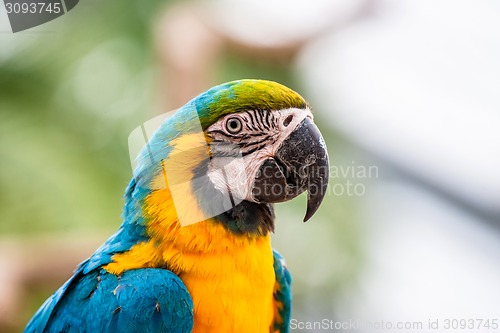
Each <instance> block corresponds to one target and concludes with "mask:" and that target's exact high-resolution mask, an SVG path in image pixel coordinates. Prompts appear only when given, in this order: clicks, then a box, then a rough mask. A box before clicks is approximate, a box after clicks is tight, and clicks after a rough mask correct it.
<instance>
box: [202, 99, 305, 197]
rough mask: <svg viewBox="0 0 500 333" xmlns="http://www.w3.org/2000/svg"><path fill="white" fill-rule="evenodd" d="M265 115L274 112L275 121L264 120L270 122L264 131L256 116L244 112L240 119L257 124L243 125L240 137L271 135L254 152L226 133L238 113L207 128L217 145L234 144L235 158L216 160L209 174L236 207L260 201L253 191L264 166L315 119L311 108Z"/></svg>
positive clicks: (233, 156)
mask: <svg viewBox="0 0 500 333" xmlns="http://www.w3.org/2000/svg"><path fill="white" fill-rule="evenodd" d="M264 112H271V113H272V117H271V118H272V119H271V120H272V121H271V120H269V119H268V118H267V117H266V119H265V120H264V119H262V122H264V121H266V126H264V128H261V129H259V128H257V127H258V126H256V125H255V121H256V120H255V117H254V118H252V117H249V116H247V115H245V112H241V113H240V115H241V117H239V118H240V119H241V120H243V121H247V122H249V121H251V120H253V121H254V122H253V123H251V124H243V125H244V126H243V130H242V131H241V133H240V135H260V136H259V137H256V139H254V140H256V141H257V140H259V139H257V138H262V137H265V136H266V135H268V136H269V139H267V140H265V141H264V142H262V144H261V145H262V147H259V149H256V150H255V151H253V152H250V153H246V152H245V150H244V149H243V148H241V149H240V146H239V144H242V147H243V146H244V143H245V142H246V141H244V139H241V140H239V139H238V138H233V137H231V136H230V135H229V137H228V135H226V134H223V133H227V130H226V129H225V124H226V120H227V119H228V118H230V117H235V116H236V117H237V116H238V114H229V115H226V116H224V117H223V118H222V119H220V120H219V121H217V122H216V123H215V124H213V125H212V126H210V127H209V128H208V129H207V133H210V135H211V136H212V139H213V140H214V144H216V143H215V142H217V143H218V144H220V141H222V140H224V144H225V145H230V147H231V148H232V149H229V150H231V151H232V152H233V154H232V155H231V156H225V157H221V156H213V157H212V160H211V161H210V163H209V165H208V173H207V175H208V177H209V179H210V181H211V182H212V183H213V184H214V186H215V188H216V189H217V190H219V191H221V192H222V193H229V194H230V195H231V197H232V198H231V201H234V203H235V204H237V203H239V202H241V201H242V200H247V201H252V202H256V201H255V199H254V198H253V196H252V188H253V183H254V179H255V177H256V176H257V172H258V171H259V169H260V167H261V165H262V163H264V161H265V160H267V159H269V158H273V157H274V156H275V154H276V152H277V151H278V149H279V148H280V147H281V145H282V144H283V142H284V141H285V140H286V139H287V138H288V136H289V135H290V134H291V133H292V132H293V131H294V130H295V129H296V128H297V126H298V125H299V124H300V123H301V122H302V121H303V120H304V119H305V118H307V117H309V118H311V119H312V118H313V116H312V113H311V110H310V109H309V108H306V109H297V108H290V109H283V110H278V111H264ZM214 151H215V147H214ZM234 152H236V154H234Z"/></svg>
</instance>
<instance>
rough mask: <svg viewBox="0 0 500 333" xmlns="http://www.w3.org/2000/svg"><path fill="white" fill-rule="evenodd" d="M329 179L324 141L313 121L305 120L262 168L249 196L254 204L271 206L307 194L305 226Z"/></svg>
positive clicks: (315, 209)
mask: <svg viewBox="0 0 500 333" xmlns="http://www.w3.org/2000/svg"><path fill="white" fill-rule="evenodd" d="M328 178H329V163H328V152H327V151H326V144H325V141H324V139H323V137H322V136H321V133H320V131H319V129H318V127H316V125H315V124H314V123H313V121H312V120H311V119H310V118H305V119H304V120H303V121H302V122H301V123H300V124H299V125H298V126H297V127H296V128H295V130H294V131H293V132H292V133H291V134H290V135H289V136H288V137H287V138H286V139H285V141H283V143H282V144H281V146H280V147H279V148H278V150H277V152H276V154H275V156H274V157H273V158H269V159H267V160H266V161H265V162H264V163H263V164H262V165H261V167H260V170H259V172H258V173H257V176H256V178H255V181H254V185H253V189H252V195H253V198H254V199H255V200H256V201H257V202H269V203H273V202H282V201H287V200H290V199H293V198H295V197H296V196H298V195H299V194H301V193H302V192H304V191H305V190H307V191H308V195H307V211H306V215H305V217H304V222H306V221H307V220H309V219H310V218H311V217H312V216H313V215H314V213H316V211H317V210H318V208H319V206H320V205H321V202H322V201H323V198H324V196H325V194H326V189H327V187H328Z"/></svg>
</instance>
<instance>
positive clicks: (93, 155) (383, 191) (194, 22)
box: [0, 0, 500, 332]
mask: <svg viewBox="0 0 500 333" xmlns="http://www.w3.org/2000/svg"><path fill="white" fill-rule="evenodd" d="M0 7H1V6H0ZM498 17H500V4H499V3H498V2H497V1H493V0H475V1H472V0H453V1H452V0H435V1H419V0H331V1H328V0H314V1H305V0H295V1H285V0H266V1H264V0H259V1H252V2H249V1H241V0H240V1H234V0H233V1H227V0H214V1H196V2H195V1H193V2H191V1H184V2H181V1H163V2H162V1H152V2H150V3H148V4H146V3H142V2H141V3H136V2H133V1H131V0H130V1H129V0H127V1H121V2H117V1H108V2H105V3H103V2H100V1H88V2H85V3H80V4H79V5H78V6H77V7H75V9H73V10H72V11H71V12H70V13H68V14H66V15H64V16H63V17H60V18H59V19H57V20H55V21H53V22H50V23H48V24H46V25H43V26H40V27H37V28H34V29H32V30H29V31H26V32H22V33H18V34H12V33H10V32H9V25H8V21H7V16H6V13H5V10H4V8H3V7H1V8H0V30H1V33H0V117H1V121H0V137H1V138H2V141H1V146H0V160H1V161H2V164H1V167H2V172H1V173H0V188H1V189H2V190H1V192H0V208H1V209H0V232H1V237H0V242H1V243H0V249H1V252H0V265H1V266H2V267H1V269H0V282H1V283H0V330H2V331H4V330H5V331H12V332H15V331H19V330H20V328H22V327H23V326H24V325H25V323H26V321H27V320H28V319H29V317H30V316H31V315H32V314H33V313H34V311H35V310H36V308H37V307H38V306H39V305H40V304H41V302H42V301H43V299H45V298H46V297H47V296H48V295H50V294H51V293H52V292H53V291H54V290H55V289H56V288H57V286H58V285H60V283H62V282H63V281H64V280H65V279H66V278H67V277H69V276H70V274H71V271H72V269H73V268H74V265H75V264H76V263H78V262H79V261H81V260H83V259H85V257H86V256H88V255H89V254H90V253H92V252H93V251H94V249H95V248H96V247H97V246H98V245H99V243H100V242H102V241H103V240H105V239H106V238H107V236H108V235H109V234H110V233H111V232H113V230H115V229H116V228H117V227H118V226H119V224H120V218H119V215H120V209H121V204H122V203H121V201H120V197H121V195H122V193H123V190H124V188H125V186H126V183H127V181H128V179H129V178H130V177H131V175H132V172H131V169H130V164H129V157H128V153H127V152H128V148H127V136H128V134H129V133H130V131H132V130H133V129H134V128H135V127H136V126H138V125H139V124H141V123H142V122H144V121H146V120H147V119H149V118H152V117H154V116H155V115H157V114H160V113H163V112H166V111H169V110H171V109H174V108H176V107H179V106H180V105H182V104H183V103H185V102H186V101H187V100H188V99H190V98H191V97H193V96H195V95H196V94H198V93H200V92H202V91H204V90H205V89H207V88H209V87H210V86H212V85H215V84H218V83H221V82H224V81H228V80H233V79H240V78H263V79H271V80H276V81H279V82H281V83H284V84H286V85H288V86H290V87H292V88H293V89H295V90H297V91H298V92H299V93H301V94H302V95H303V96H304V97H306V99H308V100H309V102H310V104H311V105H312V107H313V111H314V113H315V117H316V122H317V123H318V126H319V127H320V129H321V130H322V132H323V133H324V136H325V138H326V141H327V145H328V148H329V151H330V158H331V165H332V175H331V186H330V192H329V194H328V196H327V198H326V199H325V202H324V204H323V206H322V208H321V209H320V211H319V212H318V214H317V215H316V216H315V217H314V218H313V219H312V220H311V221H310V222H308V223H307V224H303V223H301V222H300V221H301V220H302V217H303V214H304V212H305V199H304V197H301V198H299V199H296V200H294V201H292V202H289V203H286V204H280V205H278V206H277V230H276V233H275V235H274V236H273V242H274V246H275V247H276V248H277V249H278V250H279V251H280V252H281V253H282V255H283V256H284V257H285V259H286V261H287V264H288V266H289V269H290V270H291V271H292V275H293V277H294V287H293V292H294V312H293V315H292V317H293V318H294V319H295V324H296V325H295V326H294V327H292V328H295V327H297V329H294V330H292V331H296V332H316V331H318V332H319V331H324V328H325V327H323V329H321V328H318V326H317V325H318V322H320V323H322V320H323V319H327V320H332V321H333V322H334V323H347V322H352V321H360V322H362V323H365V324H368V325H369V324H370V323H371V324H372V325H377V324H379V325H381V322H382V321H383V322H384V325H386V326H385V327H382V328H381V329H380V330H378V331H387V330H388V329H389V327H388V326H387V325H389V324H390V325H393V327H392V330H394V331H400V332H419V331H429V327H428V323H429V320H431V321H432V322H436V320H437V321H438V322H439V327H438V328H439V329H438V330H434V331H447V332H453V331H456V332H459V331H460V330H445V328H446V327H445V325H446V320H447V319H451V320H453V319H457V320H460V319H483V320H484V321H486V320H488V319H489V320H490V324H492V323H493V321H491V320H493V319H495V321H498V320H499V319H500V318H498V314H499V313H500V302H499V301H498V300H499V299H500V288H499V287H498V286H497V282H498V281H500V255H499V253H500V239H499V236H500V228H499V227H500V172H499V170H500V130H498V128H499V127H500V60H499V59H500V20H498ZM415 323H416V324H415ZM418 323H422V328H421V329H419V326H418ZM456 323H457V324H458V325H459V326H458V327H460V325H461V323H460V322H456ZM398 324H399V325H401V324H402V325H403V326H404V325H409V326H407V328H406V329H405V328H403V329H398V328H397V327H396V326H397V325H398ZM467 324H470V322H468V323H467ZM310 325H312V326H313V325H316V328H314V327H313V328H307V327H308V326H310ZM412 325H413V326H412ZM415 325H417V326H415ZM474 325H475V326H474V328H473V329H468V330H469V331H473V332H491V331H492V327H490V329H488V328H487V327H486V326H485V325H484V322H483V326H480V327H478V326H477V325H479V321H475V322H474ZM384 328H385V329H384ZM466 330H467V329H465V330H462V332H463V331H466ZM331 331H349V329H338V330H335V329H332V330H331ZM358 331H361V332H371V331H376V330H375V329H374V328H373V327H370V326H368V327H361V328H360V329H359V330H358Z"/></svg>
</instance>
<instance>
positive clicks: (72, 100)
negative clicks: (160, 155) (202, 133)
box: [0, 1, 165, 233]
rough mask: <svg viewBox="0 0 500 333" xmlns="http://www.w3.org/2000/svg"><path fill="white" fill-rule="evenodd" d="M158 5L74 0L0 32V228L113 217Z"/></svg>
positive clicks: (108, 222) (143, 104)
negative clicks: (53, 15) (46, 16)
mask: <svg viewBox="0 0 500 333" xmlns="http://www.w3.org/2000/svg"><path fill="white" fill-rule="evenodd" d="M163 6H165V1H149V2H147V4H146V3H143V2H136V1H122V2H121V3H120V7H119V8H120V15H117V13H116V10H117V8H118V7H117V4H116V3H115V2H110V1H90V2H80V4H79V5H78V6H77V7H76V8H75V9H74V10H73V11H72V12H70V13H68V14H66V15H65V16H63V17H62V18H59V19H58V20H55V21H53V22H50V23H48V24H46V25H44V26H42V27H43V29H42V28H41V27H40V28H39V30H42V31H41V32H40V33H36V31H35V32H34V33H33V34H31V35H30V34H24V35H23V34H22V33H21V34H17V35H9V36H6V35H3V36H2V39H3V42H2V43H6V44H11V45H14V47H11V48H10V53H7V54H3V57H2V58H3V59H2V60H0V117H1V121H0V137H1V143H2V144H1V146H0V160H1V161H2V172H1V173H0V188H1V189H2V190H1V192H0V221H1V224H0V233H26V232H40V231H46V232H51V231H54V230H64V229H68V228H72V229H74V228H96V227H98V228H99V227H108V226H112V227H116V226H117V225H118V224H119V215H120V212H121V202H120V200H119V198H120V197H121V196H122V193H123V189H124V187H125V186H126V184H127V182H128V179H129V178H130V174H131V172H130V162H129V158H128V148H127V136H128V134H129V132H130V131H131V130H132V129H133V128H134V127H135V126H137V125H138V124H140V123H141V122H142V121H144V120H145V119H147V118H148V117H149V116H150V113H148V111H147V110H151V95H152V91H153V89H152V85H153V82H154V66H155V62H154V61H153V54H152V53H153V50H152V47H151V36H150V34H151V22H152V21H153V17H154V15H155V13H156V12H157V10H158V8H160V7H163ZM110 18H111V19H110ZM51 30H52V31H51ZM43 31H48V32H47V33H43Z"/></svg>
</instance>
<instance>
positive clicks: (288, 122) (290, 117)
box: [283, 115, 293, 127]
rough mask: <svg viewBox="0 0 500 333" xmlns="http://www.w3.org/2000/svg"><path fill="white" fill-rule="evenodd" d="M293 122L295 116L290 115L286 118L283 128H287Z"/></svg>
mask: <svg viewBox="0 0 500 333" xmlns="http://www.w3.org/2000/svg"><path fill="white" fill-rule="evenodd" d="M292 120H293V115H289V116H288V117H286V118H285V120H283V126H285V127H287V126H288V125H290V123H291V122H292Z"/></svg>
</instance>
